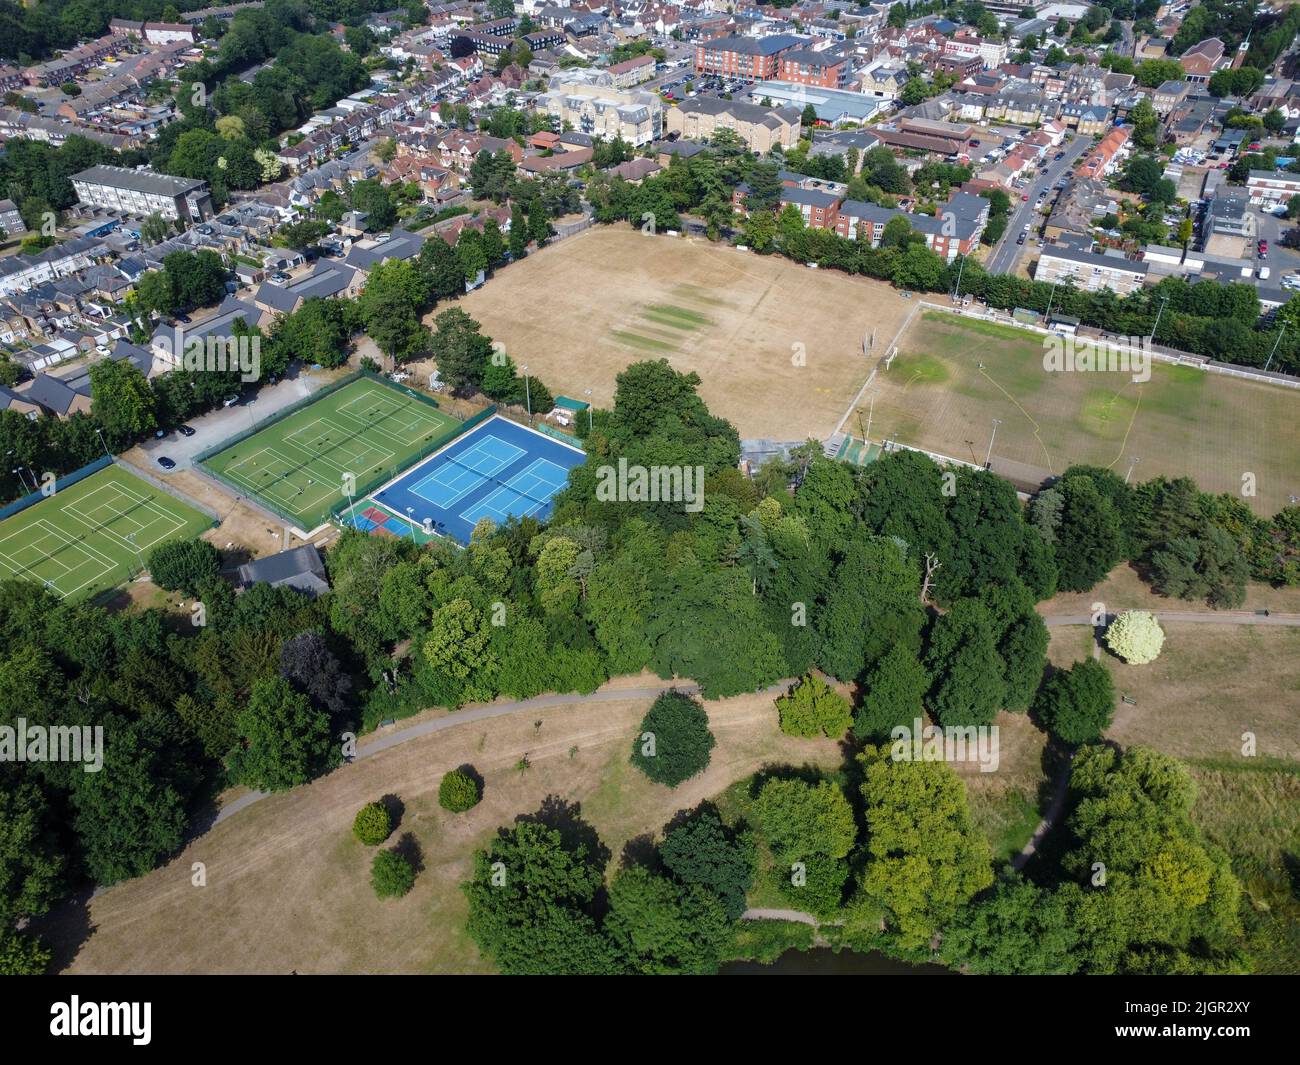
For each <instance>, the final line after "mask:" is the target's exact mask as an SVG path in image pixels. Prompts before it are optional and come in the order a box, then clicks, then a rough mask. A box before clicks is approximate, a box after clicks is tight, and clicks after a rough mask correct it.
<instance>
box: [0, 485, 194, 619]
mask: <svg viewBox="0 0 1300 1065" xmlns="http://www.w3.org/2000/svg"><path fill="white" fill-rule="evenodd" d="M211 525H212V519H210V518H209V517H208V516H207V515H205V514H203V513H202V512H200V511H198V510H196V509H195V508H194V507H191V506H187V505H186V504H185V503H183V502H181V501H180V500H179V499H177V498H176V497H175V496H172V495H170V494H168V493H167V492H164V491H162V490H161V489H159V488H155V487H154V486H153V485H151V484H150V483H149V482H148V481H145V480H143V479H142V478H140V477H136V476H134V475H133V474H131V473H128V472H127V471H126V470H124V469H122V467H120V466H117V465H112V466H108V467H106V468H104V469H102V470H100V471H99V472H97V473H93V474H91V475H90V476H89V477H87V478H85V479H84V480H82V481H78V482H77V483H76V484H74V485H71V486H69V487H67V488H61V489H59V491H57V492H56V493H55V494H54V495H53V496H51V497H50V498H49V499H43V500H41V501H40V502H39V503H35V504H33V505H32V506H30V507H28V508H27V509H26V510H24V511H21V512H20V513H18V514H15V515H14V516H13V517H11V518H6V519H5V520H4V521H3V522H0V576H4V577H20V578H22V579H23V580H28V581H32V582H34V583H36V584H43V585H45V586H46V587H48V588H49V589H50V590H51V591H52V592H54V593H55V594H57V595H59V596H61V597H63V598H72V599H84V598H87V597H89V596H93V595H96V594H98V593H101V592H104V591H107V590H108V589H110V588H114V587H116V586H117V585H119V584H122V583H124V582H125V581H127V580H129V579H130V578H131V577H132V576H133V575H134V574H136V573H138V572H140V570H142V569H144V568H145V566H146V565H147V563H148V560H149V552H150V551H151V550H152V549H153V548H154V547H156V546H157V545H158V544H160V543H162V542H163V541H164V540H175V539H182V538H185V537H191V536H197V535H198V534H199V533H200V532H202V531H203V530H204V529H207V528H209V527H211Z"/></svg>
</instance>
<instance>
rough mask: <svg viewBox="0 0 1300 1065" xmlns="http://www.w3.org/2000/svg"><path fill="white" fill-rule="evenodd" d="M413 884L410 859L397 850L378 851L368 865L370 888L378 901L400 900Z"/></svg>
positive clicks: (412, 867) (413, 872)
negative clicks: (373, 890)
mask: <svg viewBox="0 0 1300 1065" xmlns="http://www.w3.org/2000/svg"><path fill="white" fill-rule="evenodd" d="M414 883H415V868H414V866H412V865H411V859H410V858H408V857H407V856H406V855H405V854H403V853H401V852H400V851H397V850H386V851H380V852H379V853H378V854H376V855H375V857H374V859H373V860H372V861H371V863H370V886H371V887H372V888H374V889H375V897H376V898H380V899H397V898H401V897H402V896H403V895H405V894H406V893H407V892H408V891H410V890H411V887H412V885H414Z"/></svg>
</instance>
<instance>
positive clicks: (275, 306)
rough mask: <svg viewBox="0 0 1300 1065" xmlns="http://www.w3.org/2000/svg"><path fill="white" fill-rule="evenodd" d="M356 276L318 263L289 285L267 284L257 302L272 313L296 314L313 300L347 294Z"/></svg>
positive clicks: (336, 266)
mask: <svg viewBox="0 0 1300 1065" xmlns="http://www.w3.org/2000/svg"><path fill="white" fill-rule="evenodd" d="M356 276H357V272H356V271H355V270H353V269H352V268H351V267H350V266H345V265H343V264H342V263H335V262H330V261H329V260H325V261H323V262H320V263H318V264H317V265H316V269H314V270H313V271H312V272H311V273H309V274H305V275H304V276H302V277H300V278H298V279H297V280H296V281H293V282H291V283H289V284H287V285H277V284H275V283H274V282H271V281H263V282H262V284H261V285H259V286H258V289H257V295H256V296H254V297H253V302H254V303H256V304H257V305H258V306H259V307H264V308H266V309H267V310H270V311H279V312H280V313H281V314H292V313H293V312H294V311H296V310H297V309H298V308H299V307H301V306H302V304H303V303H304V301H306V300H309V299H312V298H313V297H318V298H320V299H328V298H329V297H330V296H338V295H340V294H341V293H344V292H347V291H348V289H349V287H350V286H351V285H352V284H353V282H354V281H355V279H356Z"/></svg>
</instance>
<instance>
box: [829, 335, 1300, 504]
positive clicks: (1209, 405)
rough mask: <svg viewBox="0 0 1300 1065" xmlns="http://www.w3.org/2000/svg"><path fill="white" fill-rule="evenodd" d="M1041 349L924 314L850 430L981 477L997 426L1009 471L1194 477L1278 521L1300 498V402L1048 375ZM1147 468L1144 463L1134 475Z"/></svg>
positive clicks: (1229, 381)
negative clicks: (1249, 485)
mask: <svg viewBox="0 0 1300 1065" xmlns="http://www.w3.org/2000/svg"><path fill="white" fill-rule="evenodd" d="M1043 354H1044V346H1043V338H1042V336H1040V335H1038V334H1035V333H1030V332H1027V331H1025V330H1021V329H1015V328H1012V327H1009V326H1004V325H999V324H995V323H991V322H983V321H971V320H966V319H959V318H956V317H955V316H953V315H949V314H944V313H941V312H938V311H925V312H923V313H922V314H919V315H918V316H917V317H916V319H915V320H914V321H913V322H912V324H911V325H910V326H909V328H908V329H907V331H906V332H905V333H904V334H903V336H902V337H901V338H900V340H899V344H898V355H897V356H896V357H895V359H894V362H893V365H892V366H891V367H890V368H889V370H887V371H886V370H884V369H883V368H882V370H881V371H880V372H879V373H878V374H877V375H876V379H875V381H874V382H873V384H872V387H871V390H870V392H869V393H868V395H867V396H864V397H863V398H862V401H861V404H860V407H861V409H860V410H858V411H855V412H854V414H853V416H852V418H851V420H850V422H849V423H848V424H847V425H846V426H845V429H846V431H852V432H854V433H856V434H857V435H858V436H862V435H863V430H862V425H863V424H864V423H865V421H866V419H867V418H868V416H869V414H868V408H869V402H870V396H871V393H874V404H875V405H874V411H873V412H872V413H873V415H874V417H873V420H872V423H871V437H872V439H873V440H874V441H876V442H879V441H881V440H883V439H885V438H887V437H889V436H891V435H893V434H895V433H897V434H898V439H899V441H901V442H902V443H904V444H911V445H913V446H916V447H922V448H927V449H930V450H933V451H936V452H939V453H941V454H945V455H950V456H952V457H953V458H959V459H964V460H966V461H968V462H972V463H976V464H983V461H984V457H985V455H986V454H987V453H988V447H989V440H990V437H991V435H992V430H993V421H992V420H993V419H994V418H996V419H998V421H999V424H998V426H997V437H996V440H995V446H994V448H993V458H994V467H995V468H997V467H998V463H999V461H1001V462H1004V463H1005V462H1008V461H1009V462H1013V463H1019V464H1022V465H1023V467H1024V468H1025V469H1027V470H1028V469H1034V470H1038V471H1041V472H1043V473H1053V474H1060V473H1061V472H1062V471H1063V470H1065V468H1066V467H1067V466H1069V465H1070V464H1071V463H1091V464H1094V465H1097V466H1105V467H1108V468H1110V469H1112V470H1114V471H1115V472H1116V473H1117V474H1119V476H1121V477H1123V476H1125V474H1127V473H1128V472H1129V470H1130V468H1131V469H1132V477H1133V480H1135V481H1139V480H1148V479H1150V478H1152V477H1155V476H1157V475H1160V474H1163V475H1165V476H1168V477H1179V476H1188V477H1192V478H1194V479H1195V480H1196V481H1197V483H1198V484H1199V485H1200V486H1201V488H1203V489H1205V490H1206V491H1210V492H1229V493H1232V494H1234V495H1238V496H1241V494H1242V485H1243V477H1244V476H1245V475H1246V474H1251V475H1253V477H1252V478H1251V480H1252V482H1253V484H1254V487H1255V489H1256V494H1255V495H1254V496H1249V497H1247V499H1246V502H1248V503H1250V504H1251V506H1252V509H1254V510H1255V511H1256V512H1257V513H1269V514H1271V513H1273V512H1275V511H1277V510H1278V509H1279V508H1281V507H1283V506H1285V505H1286V503H1287V501H1288V498H1289V497H1290V496H1291V495H1300V433H1298V432H1297V431H1296V414H1295V412H1296V407H1297V404H1298V403H1300V392H1297V391H1295V390H1294V389H1290V388H1284V387H1281V386H1278V385H1271V384H1262V383H1258V382H1255V381H1247V380H1243V379H1241V378H1235V377H1229V376H1224V375H1220V374H1215V373H1207V372H1206V371H1204V370H1200V369H1196V368H1194V367H1191V366H1177V365H1171V364H1168V363H1161V362H1155V363H1153V364H1152V366H1151V379H1150V380H1149V381H1146V382H1144V383H1135V382H1134V381H1133V380H1132V375H1131V374H1127V373H1123V372H1070V373H1063V372H1047V371H1045V370H1044V368H1043ZM1135 460H1136V464H1135Z"/></svg>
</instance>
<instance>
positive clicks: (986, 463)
mask: <svg viewBox="0 0 1300 1065" xmlns="http://www.w3.org/2000/svg"><path fill="white" fill-rule="evenodd" d="M1001 424H1002V419H1001V418H994V419H993V432H992V434H991V435H990V436H989V451H988V454H987V455H985V456H984V468H985V469H986V470H987V469H988V468H989V463H990V462H991V461H992V460H993V441H994V440H995V439H997V435H998V426H999V425H1001Z"/></svg>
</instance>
